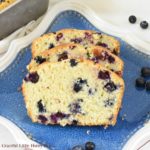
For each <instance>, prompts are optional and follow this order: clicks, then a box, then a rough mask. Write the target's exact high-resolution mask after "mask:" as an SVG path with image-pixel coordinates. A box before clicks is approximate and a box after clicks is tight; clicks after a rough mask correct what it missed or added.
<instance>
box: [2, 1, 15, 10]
mask: <svg viewBox="0 0 150 150" xmlns="http://www.w3.org/2000/svg"><path fill="white" fill-rule="evenodd" d="M15 1H16V0H0V10H3V9H4V8H6V7H8V6H9V5H11V4H12V3H14V2H15Z"/></svg>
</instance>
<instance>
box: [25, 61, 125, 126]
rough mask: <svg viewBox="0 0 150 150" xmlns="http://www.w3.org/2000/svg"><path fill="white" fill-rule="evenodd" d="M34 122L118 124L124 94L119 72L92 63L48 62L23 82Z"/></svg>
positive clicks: (82, 124)
mask: <svg viewBox="0 0 150 150" xmlns="http://www.w3.org/2000/svg"><path fill="white" fill-rule="evenodd" d="M22 92H23V95H24V99H25V104H26V108H27V112H28V115H29V116H30V118H31V119H32V121H33V122H39V123H42V124H46V125H47V124H60V125H62V126H65V125H67V124H69V125H81V126H85V125H87V126H93V125H104V126H108V125H115V123H116V120H117V115H118V111H119V109H120V106H121V101H122V97H123V93H124V81H123V79H122V78H121V77H119V76H118V75H117V74H116V73H114V72H112V71H109V70H107V69H106V68H104V67H102V66H101V65H100V64H96V63H93V62H92V61H90V60H79V59H78V60H77V59H74V58H73V59H66V60H62V61H59V62H45V63H42V64H41V65H39V66H38V67H37V68H36V70H34V72H30V73H29V74H28V75H27V76H26V77H25V78H24V80H23V85H22Z"/></svg>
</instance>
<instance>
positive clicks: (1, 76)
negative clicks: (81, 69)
mask: <svg viewBox="0 0 150 150" xmlns="http://www.w3.org/2000/svg"><path fill="white" fill-rule="evenodd" d="M63 28H77V29H91V30H96V31H98V29H96V28H95V27H94V26H93V25H92V24H91V23H90V22H88V21H87V19H86V18H84V17H83V16H82V15H81V14H79V13H77V12H75V11H65V12H63V13H61V14H60V15H58V16H57V17H56V19H55V20H54V21H53V23H52V24H51V25H50V27H49V28H48V30H47V32H51V31H57V30H59V29H63ZM118 40H119V41H120V42H121V58H122V59H123V60H124V62H125V68H124V75H123V78H124V79H125V84H126V90H125V95H124V98H123V107H122V110H121V111H120V114H119V117H118V122H117V124H116V126H114V127H109V128H108V129H104V128H103V127H100V126H97V127H75V126H67V127H60V126H44V125H40V124H34V123H32V122H31V120H30V118H29V117H28V116H27V112H26V109H25V105H24V100H23V96H22V94H21V92H18V91H17V89H18V87H19V86H21V84H22V79H23V78H24V76H25V74H26V73H27V71H26V65H27V64H28V63H29V62H30V59H31V52H30V51H31V50H30V46H28V47H27V48H24V49H23V50H22V52H20V53H19V54H18V56H17V58H16V60H15V61H14V62H13V63H12V64H11V65H10V66H9V67H8V68H7V69H6V70H5V71H4V72H2V73H0V115H2V116H4V117H6V118H8V119H9V120H11V121H13V122H14V123H15V124H16V125H17V126H19V127H20V128H21V129H22V130H23V131H24V132H25V133H26V134H30V136H32V138H33V139H34V140H36V141H37V142H39V143H41V144H46V145H47V146H49V148H54V149H55V150H69V149H71V147H72V146H74V145H77V144H84V143H85V142H86V141H93V142H94V143H95V144H96V150H120V149H122V147H123V145H124V143H125V142H126V140H127V139H128V138H129V137H130V136H131V135H132V134H133V133H134V132H135V131H136V130H137V129H139V128H141V127H142V126H143V123H144V122H145V120H146V119H148V117H147V113H148V112H149V110H150V93H148V92H146V91H145V90H139V89H136V88H135V85H134V81H135V79H136V78H137V77H139V76H140V69H141V67H142V66H150V57H149V56H147V55H145V54H142V53H139V52H138V51H137V50H135V49H134V48H132V47H131V46H130V45H128V44H127V43H126V42H124V41H122V40H121V39H118ZM87 131H90V134H87Z"/></svg>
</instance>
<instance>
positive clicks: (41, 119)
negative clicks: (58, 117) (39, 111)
mask: <svg viewBox="0 0 150 150" xmlns="http://www.w3.org/2000/svg"><path fill="white" fill-rule="evenodd" d="M38 119H39V120H40V121H41V122H42V123H46V121H47V118H46V117H45V116H43V115H39V116H38Z"/></svg>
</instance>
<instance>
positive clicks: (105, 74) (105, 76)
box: [98, 70, 110, 80]
mask: <svg viewBox="0 0 150 150" xmlns="http://www.w3.org/2000/svg"><path fill="white" fill-rule="evenodd" d="M98 78H99V79H103V80H106V79H110V74H109V72H108V71H105V70H104V71H99V73H98Z"/></svg>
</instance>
